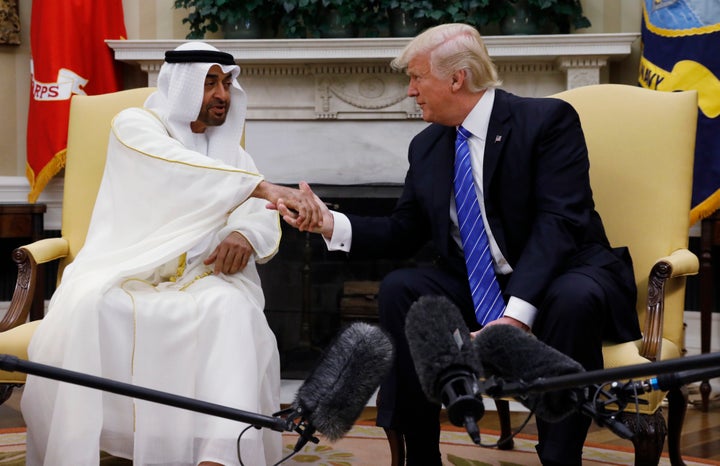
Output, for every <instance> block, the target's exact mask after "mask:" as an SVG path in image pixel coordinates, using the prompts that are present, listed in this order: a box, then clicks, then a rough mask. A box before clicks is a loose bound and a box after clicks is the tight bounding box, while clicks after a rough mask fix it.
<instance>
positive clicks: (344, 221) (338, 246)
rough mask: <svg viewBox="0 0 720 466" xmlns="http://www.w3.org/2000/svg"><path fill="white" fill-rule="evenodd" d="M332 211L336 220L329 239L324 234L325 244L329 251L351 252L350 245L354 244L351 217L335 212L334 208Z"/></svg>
mask: <svg viewBox="0 0 720 466" xmlns="http://www.w3.org/2000/svg"><path fill="white" fill-rule="evenodd" d="M330 213H331V214H332V216H333V221H334V226H333V234H332V238H330V239H329V240H328V239H327V238H325V237H324V236H323V239H324V240H325V246H327V248H328V251H345V252H350V245H351V244H352V226H351V225H350V219H349V218H347V216H346V215H345V214H342V213H340V212H335V211H334V210H331V211H330Z"/></svg>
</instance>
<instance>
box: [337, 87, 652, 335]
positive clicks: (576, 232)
mask: <svg viewBox="0 0 720 466" xmlns="http://www.w3.org/2000/svg"><path fill="white" fill-rule="evenodd" d="M455 133H456V129H455V128H454V127H447V126H442V125H438V124H431V125H430V126H428V127H427V128H426V129H425V130H423V131H422V132H420V133H419V134H418V135H417V136H415V137H414V138H413V140H412V142H411V143H410V148H409V154H408V156H409V169H408V172H407V175H406V177H405V183H404V187H403V192H402V195H401V197H400V199H399V200H398V203H397V205H396V207H395V209H394V211H393V212H392V213H391V215H389V216H387V217H358V216H352V215H350V216H348V217H349V218H350V221H351V224H352V230H353V240H352V251H351V254H352V255H355V254H362V255H363V256H366V255H373V256H377V257H408V256H411V255H412V254H414V253H415V252H416V251H418V250H419V249H420V248H421V247H422V246H423V245H424V244H426V243H427V242H428V241H430V242H431V243H432V245H433V247H434V249H435V251H436V253H437V255H438V259H439V260H440V261H441V262H446V263H453V261H455V259H456V258H457V257H458V253H457V247H456V245H455V244H454V242H453V240H452V238H451V236H450V217H449V212H450V196H451V192H452V178H453V163H454V157H455V155H454V152H455V149H454V143H455ZM483 184H484V186H483V193H484V196H485V199H484V201H485V208H486V213H487V217H488V222H489V225H490V229H491V230H492V233H493V235H494V237H495V240H496V241H497V243H498V246H499V248H500V250H501V251H502V253H503V255H504V256H505V258H506V259H507V260H508V262H509V263H510V265H511V266H512V268H513V272H512V273H511V274H510V275H509V276H508V277H504V279H503V280H501V284H502V286H503V290H504V293H505V295H506V296H516V297H518V298H520V299H523V300H525V301H527V302H529V303H531V304H533V305H535V306H536V307H539V305H540V303H541V301H542V298H543V296H544V290H546V289H547V287H548V285H549V284H550V283H551V282H552V281H553V280H554V279H555V278H556V277H557V276H558V275H559V274H561V273H563V272H566V271H568V270H570V269H577V270H578V271H580V272H582V273H586V274H593V268H594V267H595V268H596V267H599V268H605V269H609V270H612V271H613V274H612V275H613V277H614V278H613V279H612V280H611V281H608V280H607V277H606V276H605V277H598V280H599V281H603V280H604V281H605V282H604V283H601V285H603V287H604V288H606V289H607V290H608V292H609V294H610V295H612V294H618V293H620V294H624V297H625V298H627V297H628V296H631V295H632V297H633V298H634V296H635V294H636V289H635V284H634V277H633V273H632V261H631V260H630V257H629V254H628V253H627V250H626V249H625V248H615V249H613V248H611V246H610V244H609V243H608V240H607V237H606V235H605V231H604V228H603V225H602V221H601V219H600V216H599V215H598V213H597V212H596V211H595V208H594V202H593V199H592V191H591V189H590V181H589V160H588V154H587V148H586V145H585V139H584V135H583V132H582V128H581V126H580V120H579V118H578V115H577V113H576V112H575V110H574V109H573V108H572V106H570V105H569V104H568V103H566V102H564V101H562V100H559V99H552V98H544V99H538V98H523V97H518V96H515V95H512V94H510V93H507V92H505V91H503V90H500V89H498V90H496V91H495V103H494V106H493V110H492V113H491V117H490V123H489V127H488V133H487V140H486V142H485V154H484V162H483ZM455 262H457V261H455ZM603 275H607V274H603ZM623 302H624V303H627V302H633V303H634V302H635V301H634V299H630V300H628V299H618V305H617V306H612V308H613V309H612V312H611V314H612V317H611V319H609V320H610V322H607V324H609V325H606V326H605V327H606V331H605V336H606V337H607V338H611V339H613V340H617V341H629V340H634V339H638V338H640V330H639V326H638V323H637V314H636V312H635V309H634V307H633V308H628V307H629V306H628V305H627V304H622V303H623Z"/></svg>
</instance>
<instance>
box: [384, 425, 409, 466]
mask: <svg viewBox="0 0 720 466" xmlns="http://www.w3.org/2000/svg"><path fill="white" fill-rule="evenodd" d="M385 435H387V439H388V443H389V444H390V466H405V438H404V437H403V434H402V432H400V431H399V430H394V429H388V428H385Z"/></svg>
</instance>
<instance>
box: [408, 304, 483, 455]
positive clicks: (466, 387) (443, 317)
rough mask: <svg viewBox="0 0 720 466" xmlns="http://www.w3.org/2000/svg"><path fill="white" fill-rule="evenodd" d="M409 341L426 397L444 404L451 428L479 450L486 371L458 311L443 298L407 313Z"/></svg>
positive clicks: (419, 305)
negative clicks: (481, 386)
mask: <svg viewBox="0 0 720 466" xmlns="http://www.w3.org/2000/svg"><path fill="white" fill-rule="evenodd" d="M405 336H406V337H407V342H408V346H409V348H410V355H411V356H412V359H413V363H414V365H415V371H416V372H417V375H418V379H419V380H420V385H421V387H422V389H423V392H424V393H425V396H426V397H427V398H428V400H430V401H432V402H435V403H438V404H440V403H441V404H443V405H444V406H445V408H446V410H447V414H448V419H449V420H450V422H451V423H452V424H453V425H455V426H458V427H465V430H467V432H468V435H470V438H471V439H472V440H473V442H474V443H476V444H477V445H480V430H479V429H478V426H477V422H478V421H479V420H480V419H481V418H482V417H483V415H484V414H485V406H484V405H483V402H482V399H481V398H480V395H479V386H478V381H477V376H476V374H478V373H480V372H482V368H481V366H480V361H479V360H478V358H477V354H476V352H475V351H474V350H473V348H472V344H471V342H470V330H468V328H467V326H466V325H465V321H464V320H463V318H462V316H461V315H460V311H459V310H458V309H457V307H456V306H455V305H454V304H453V303H452V302H451V301H450V300H449V299H447V298H445V297H440V296H423V297H421V298H420V299H418V300H417V301H416V302H415V303H413V305H412V306H411V307H410V310H409V311H408V315H407V318H406V320H405Z"/></svg>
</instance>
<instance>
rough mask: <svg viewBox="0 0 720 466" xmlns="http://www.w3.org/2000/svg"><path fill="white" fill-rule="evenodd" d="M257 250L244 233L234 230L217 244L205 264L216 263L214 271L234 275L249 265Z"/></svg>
mask: <svg viewBox="0 0 720 466" xmlns="http://www.w3.org/2000/svg"><path fill="white" fill-rule="evenodd" d="M254 252H255V251H254V250H253V247H252V245H251V244H250V242H249V241H248V240H247V238H245V237H244V236H243V235H242V234H240V233H238V232H237V231H233V232H232V233H230V234H229V235H227V237H226V238H225V239H224V240H222V241H221V242H220V244H218V245H217V247H216V248H215V250H214V251H213V252H212V254H210V256H209V257H208V258H207V259H205V261H204V264H205V265H210V264H212V263H213V262H214V263H215V270H214V271H213V273H214V274H215V275H218V274H220V273H224V274H225V275H232V274H234V273H236V272H238V271H240V270H243V269H244V268H245V266H247V263H248V261H249V260H250V257H251V256H252V254H253V253H254Z"/></svg>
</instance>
